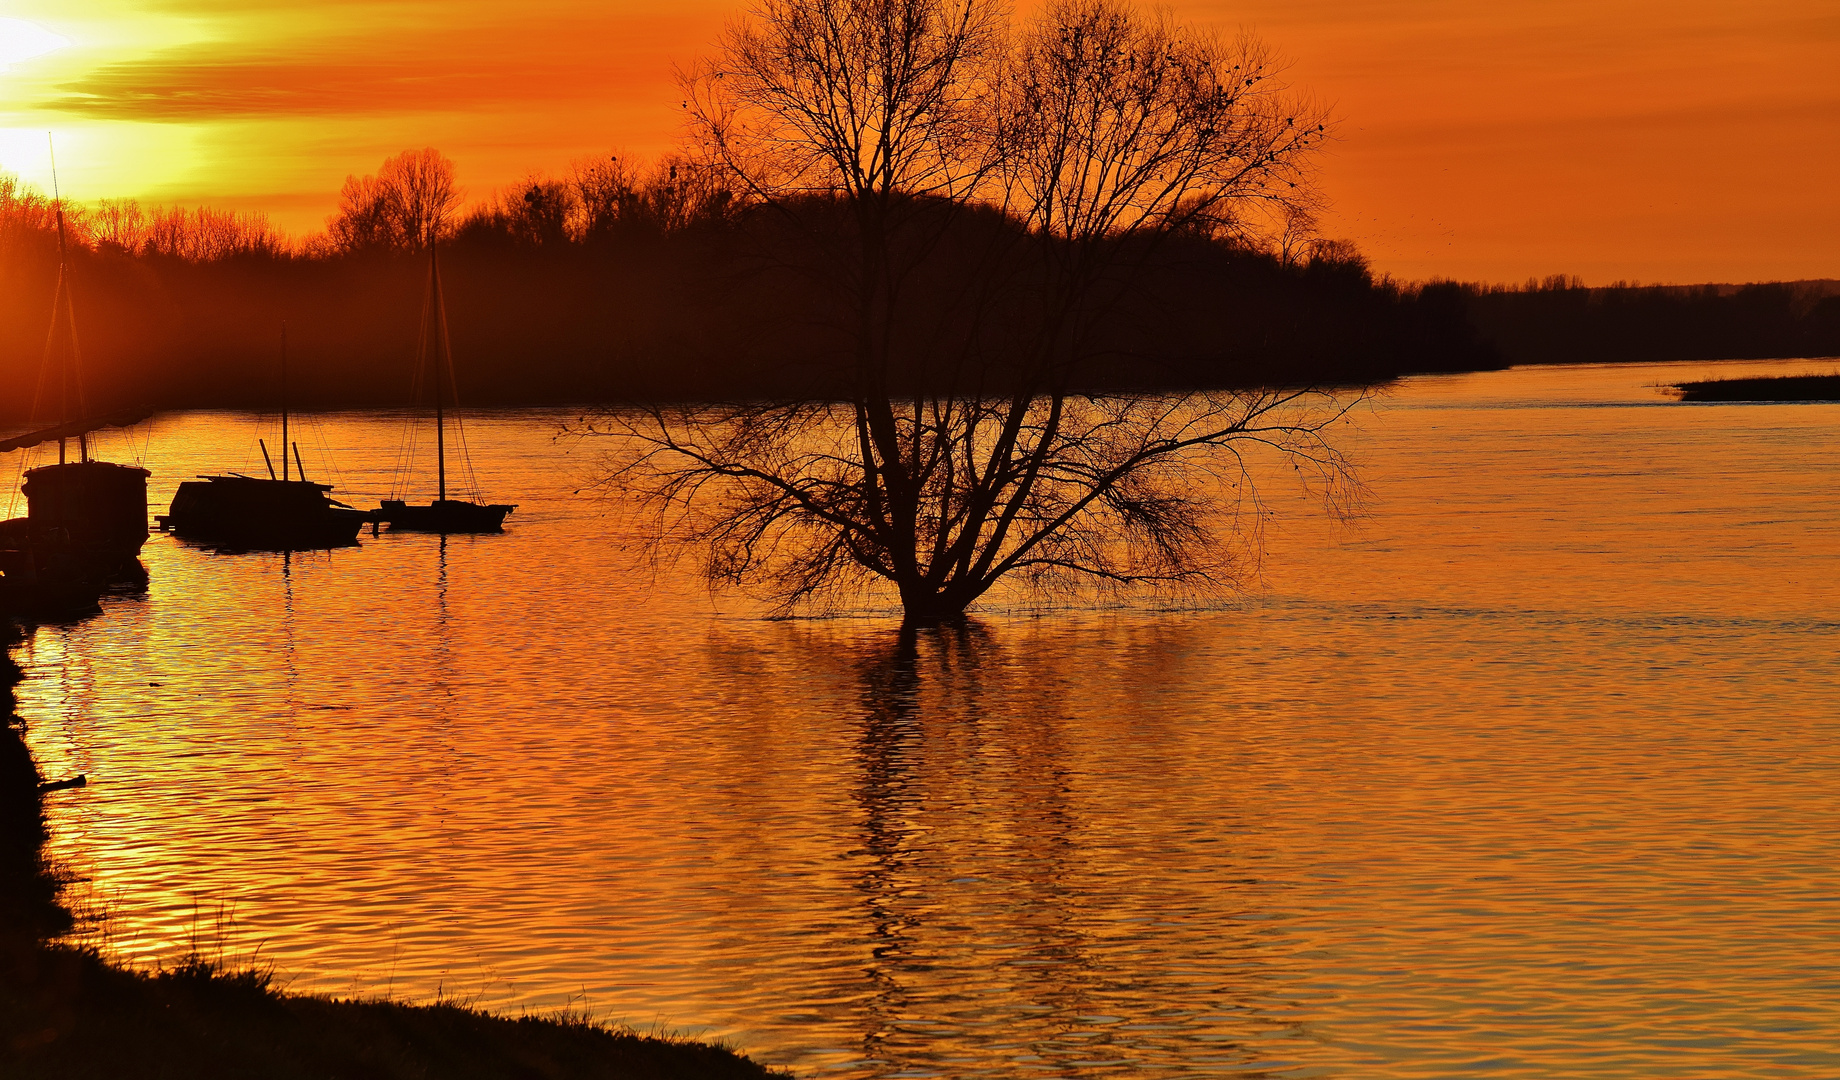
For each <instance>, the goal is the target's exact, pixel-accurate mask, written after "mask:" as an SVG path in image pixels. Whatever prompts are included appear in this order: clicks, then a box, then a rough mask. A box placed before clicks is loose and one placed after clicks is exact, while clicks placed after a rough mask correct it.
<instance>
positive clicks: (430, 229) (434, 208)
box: [326, 147, 460, 251]
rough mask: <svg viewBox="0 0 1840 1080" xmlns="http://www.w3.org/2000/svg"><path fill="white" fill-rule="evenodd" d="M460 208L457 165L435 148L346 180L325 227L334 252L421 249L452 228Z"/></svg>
mask: <svg viewBox="0 0 1840 1080" xmlns="http://www.w3.org/2000/svg"><path fill="white" fill-rule="evenodd" d="M459 205H460V191H459V189H458V188H456V187H455V186H454V163H453V162H452V161H449V160H448V159H447V157H446V156H445V155H443V154H442V153H441V152H440V151H439V150H436V149H434V148H432V147H429V148H426V149H422V150H404V151H403V152H402V153H400V154H397V155H396V156H395V157H392V158H388V159H386V160H385V161H384V163H383V165H382V166H381V167H379V168H378V170H377V173H376V175H375V176H362V177H360V176H347V177H346V178H345V186H344V187H343V188H341V189H340V190H339V209H338V212H337V213H335V214H334V215H333V216H332V217H331V218H329V219H328V220H327V222H326V231H327V234H328V236H329V238H330V240H331V242H332V245H333V246H334V247H335V248H338V249H340V250H344V251H358V250H363V249H366V248H398V249H404V250H421V249H424V248H426V247H427V246H428V245H429V244H432V243H433V242H434V241H436V240H438V239H440V238H441V237H442V236H443V235H445V234H446V232H447V231H448V229H449V228H450V226H451V224H452V221H453V216H454V211H455V210H456V209H458V207H459Z"/></svg>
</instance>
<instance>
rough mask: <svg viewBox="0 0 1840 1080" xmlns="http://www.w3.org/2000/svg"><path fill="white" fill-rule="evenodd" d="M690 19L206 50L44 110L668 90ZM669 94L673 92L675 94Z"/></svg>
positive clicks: (205, 110) (59, 99) (436, 101)
mask: <svg viewBox="0 0 1840 1080" xmlns="http://www.w3.org/2000/svg"><path fill="white" fill-rule="evenodd" d="M684 23H685V20H683V19H673V18H668V17H658V18H654V19H649V20H643V21H640V22H638V23H637V24H635V22H634V21H632V20H625V21H622V22H621V23H620V24H619V26H618V28H617V31H616V28H615V27H614V26H612V25H610V24H609V23H608V22H607V21H605V20H552V21H549V22H547V23H545V24H543V25H540V26H535V27H532V26H523V27H518V28H515V29H512V28H507V27H504V26H473V27H456V28H452V29H447V30H443V31H436V32H428V31H418V32H399V33H389V34H379V33H372V34H366V35H361V36H351V37H344V38H321V39H319V40H310V39H309V40H306V41H304V42H299V43H294V44H290V45H289V46H288V47H286V48H281V47H277V46H274V45H268V44H263V45H251V44H247V43H242V42H234V41H232V42H205V43H197V44H190V45H184V46H178V47H175V48H169V49H163V50H160V51H158V52H155V53H152V54H150V55H148V56H145V57H141V58H137V59H133V60H127V61H118V62H115V63H109V64H104V65H101V66H99V67H96V68H93V69H91V70H90V71H88V72H86V73H84V74H83V75H82V76H80V77H79V78H76V79H74V80H71V81H68V82H64V83H62V84H60V85H58V86H57V87H56V89H55V90H54V91H53V92H51V93H49V94H47V95H46V96H44V97H41V98H40V99H39V100H38V101H36V102H34V103H33V104H34V106H35V107H36V108H39V109H44V110H50V111H56V112H62V113H66V114H74V115H78V116H85V117H90V118H96V119H107V120H137V121H151V122H189V123H197V122H205V121H212V120H237V119H251V118H261V117H284V116H362V115H373V114H382V113H408V112H468V111H475V110H493V109H500V108H505V107H511V106H517V105H530V106H536V107H542V106H546V105H551V106H553V105H555V104H556V103H561V102H570V101H580V100H583V99H587V98H595V97H601V96H605V95H610V94H616V93H619V92H621V90H622V89H623V88H630V87H632V86H633V85H635V84H636V83H643V84H651V85H653V86H660V85H665V84H668V81H669V71H670V59H669V57H670V54H671V53H673V52H676V51H677V50H679V49H681V48H682V45H681V42H682V41H683V39H684V37H685V36H686V34H687V32H688V28H687V27H686V26H685V25H684ZM665 92H667V93H668V92H669V91H668V90H667V91H665Z"/></svg>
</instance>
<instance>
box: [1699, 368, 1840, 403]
mask: <svg viewBox="0 0 1840 1080" xmlns="http://www.w3.org/2000/svg"><path fill="white" fill-rule="evenodd" d="M1674 389H1676V390H1678V391H1680V400H1682V401H1840V373H1837V374H1832V375H1772V376H1765V377H1761V378H1755V379H1705V380H1702V381H1700V382H1683V383H1675V384H1674Z"/></svg>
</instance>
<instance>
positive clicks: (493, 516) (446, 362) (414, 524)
mask: <svg viewBox="0 0 1840 1080" xmlns="http://www.w3.org/2000/svg"><path fill="white" fill-rule="evenodd" d="M415 363H416V381H417V382H418V383H419V382H420V380H421V376H422V374H423V373H424V372H426V371H427V370H428V369H430V368H432V369H433V375H434V447H435V477H436V480H435V483H436V494H435V500H434V502H432V503H428V504H426V505H422V506H416V505H411V504H410V503H408V502H407V501H406V500H403V499H385V500H384V502H383V507H382V509H380V510H378V511H377V514H378V516H379V517H380V518H382V519H383V520H384V521H387V522H389V525H390V528H391V529H392V530H397V529H402V530H409V531H415V532H436V533H443V534H445V533H482V532H500V531H502V530H503V529H504V526H505V515H507V514H509V513H511V511H513V510H515V509H517V506H516V505H515V504H511V503H483V502H468V501H466V500H464V499H450V498H448V497H447V495H448V492H447V412H448V408H447V401H448V398H449V396H450V395H453V381H454V379H453V367H454V357H453V348H452V344H451V342H450V341H449V339H448V335H447V303H446V300H445V298H444V297H443V296H442V294H441V264H440V261H439V259H438V258H437V257H436V255H435V245H434V238H433V236H432V235H431V236H430V237H429V240H428V295H427V297H426V299H425V301H424V303H423V306H422V328H421V334H420V337H419V341H418V344H417V348H416V358H415ZM453 396H454V397H455V402H454V404H455V408H456V409H457V408H458V405H459V401H458V397H457V395H453ZM468 471H469V474H470V471H471V466H470V464H469V465H468ZM472 494H473V496H474V498H478V497H479V496H478V492H477V491H474V492H473V493H472Z"/></svg>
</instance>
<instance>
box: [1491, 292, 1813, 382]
mask: <svg viewBox="0 0 1840 1080" xmlns="http://www.w3.org/2000/svg"><path fill="white" fill-rule="evenodd" d="M1463 292H1464V293H1465V301H1466V303H1467V305H1468V307H1469V310H1470V317H1471V319H1472V320H1473V321H1474V323H1475V325H1476V328H1477V330H1479V331H1480V332H1481V334H1482V336H1483V337H1485V338H1486V339H1488V340H1489V341H1490V342H1492V343H1493V344H1494V345H1495V346H1496V347H1497V348H1498V349H1499V350H1500V351H1501V357H1502V359H1503V360H1504V361H1505V362H1507V363H1509V364H1569V363H1629V362H1652V361H1665V360H1750V359H1765V358H1770V357H1798V356H1835V355H1840V281H1795V282H1774V283H1770V284H1764V285H1651V286H1640V285H1615V286H1609V287H1605V288H1595V289H1588V288H1584V287H1583V286H1582V285H1581V284H1580V283H1579V282H1578V280H1577V279H1576V278H1566V277H1559V276H1555V277H1551V278H1547V279H1545V280H1544V281H1530V282H1528V283H1527V284H1526V285H1525V286H1522V287H1520V288H1501V287H1496V288H1486V287H1480V286H1464V287H1463Z"/></svg>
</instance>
